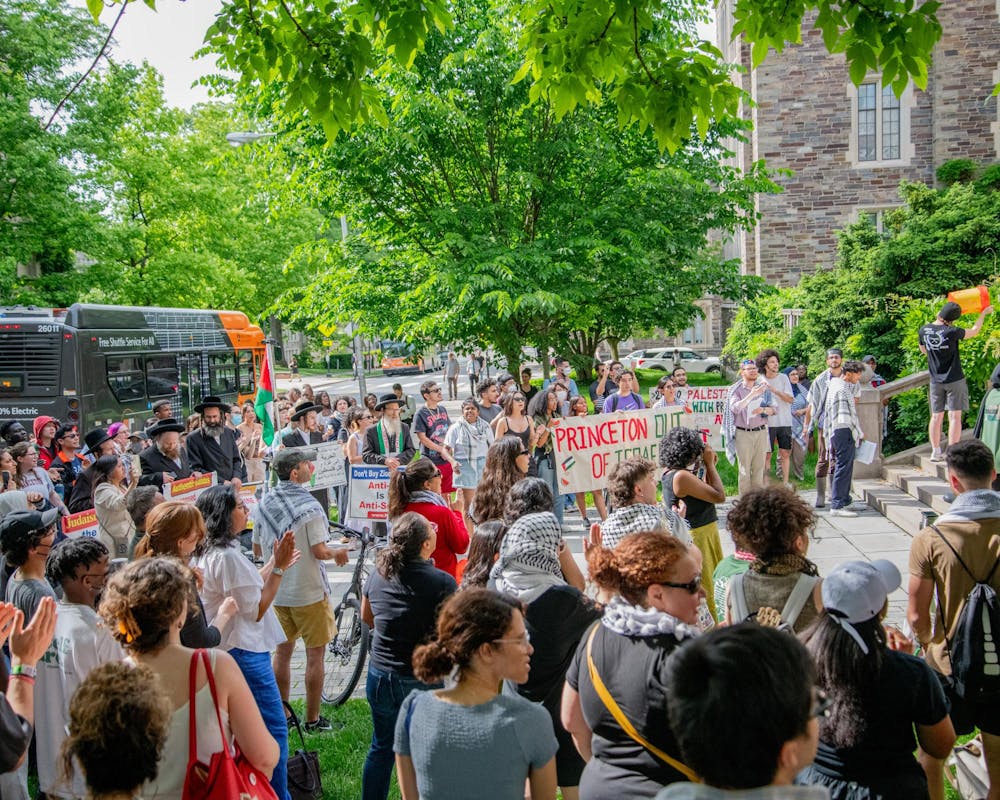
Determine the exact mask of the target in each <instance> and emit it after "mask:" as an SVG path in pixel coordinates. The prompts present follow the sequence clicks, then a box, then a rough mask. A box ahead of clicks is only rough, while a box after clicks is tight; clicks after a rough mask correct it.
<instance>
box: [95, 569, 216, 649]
mask: <svg viewBox="0 0 1000 800" xmlns="http://www.w3.org/2000/svg"><path fill="white" fill-rule="evenodd" d="M197 602H198V599H197V597H196V596H195V594H194V575H193V574H192V572H191V570H189V569H188V568H187V567H185V566H184V565H183V564H182V563H181V562H180V561H179V560H177V559H176V558H169V557H168V558H163V557H153V558H144V559H141V560H139V561H133V562H132V563H131V564H128V565H126V566H125V568H124V569H121V570H119V571H118V572H116V573H115V574H114V575H113V576H112V577H111V579H110V580H109V581H108V582H107V584H105V587H104V595H103V597H102V598H101V605H100V608H99V609H98V612H99V613H100V615H101V617H102V618H103V619H104V622H105V624H106V625H107V626H108V630H109V631H110V632H111V635H112V636H113V637H114V638H115V639H117V640H118V643H119V644H120V645H121V646H122V647H124V648H125V649H126V650H129V651H131V652H134V653H151V652H155V651H156V650H159V649H160V648H161V647H163V645H165V644H166V643H167V635H168V634H169V632H170V626H171V625H173V624H174V623H175V622H176V621H177V620H178V619H179V618H180V616H181V614H182V613H184V609H185V606H187V607H188V608H190V607H191V606H192V605H193V604H195V603H197Z"/></svg>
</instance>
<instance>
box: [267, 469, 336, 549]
mask: <svg viewBox="0 0 1000 800" xmlns="http://www.w3.org/2000/svg"><path fill="white" fill-rule="evenodd" d="M317 517H318V518H319V519H325V518H326V512H325V511H324V510H323V506H321V505H320V504H319V501H318V500H317V499H316V498H315V497H313V496H312V495H311V494H310V493H309V490H308V489H306V488H305V487H304V486H302V485H301V484H298V483H294V482H293V481H278V484H277V485H276V486H275V487H274V488H273V489H271V490H270V491H269V492H267V493H266V494H265V495H264V496H263V497H262V498H261V501H260V503H259V504H258V505H257V513H256V514H255V515H254V528H255V529H256V530H257V540H258V541H260V543H261V544H262V546H264V547H265V549H266V550H270V549H271V548H272V547H273V546H274V542H275V541H277V540H278V539H280V538H281V537H282V536H283V535H284V533H285V531H287V530H298V528H299V526H301V525H304V524H305V523H306V522H308V521H310V520H312V519H314V518H317Z"/></svg>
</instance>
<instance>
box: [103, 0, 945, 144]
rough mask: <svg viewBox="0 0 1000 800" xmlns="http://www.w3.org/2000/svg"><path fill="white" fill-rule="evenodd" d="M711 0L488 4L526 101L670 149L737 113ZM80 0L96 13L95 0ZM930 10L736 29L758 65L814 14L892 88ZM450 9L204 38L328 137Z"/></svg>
mask: <svg viewBox="0 0 1000 800" xmlns="http://www.w3.org/2000/svg"><path fill="white" fill-rule="evenodd" d="M122 2H128V0H122ZM145 2H146V4H147V5H151V6H152V5H154V2H155V0H145ZM160 2H164V0H160ZM711 5H712V4H711V3H710V2H709V0H670V2H663V0H522V2H519V3H503V2H496V3H494V7H493V8H494V14H495V15H496V16H498V17H504V18H506V19H509V20H510V24H511V26H512V30H513V32H514V33H515V34H516V36H517V44H518V50H517V61H518V69H517V71H516V73H515V75H514V76H512V77H513V79H514V80H515V81H521V80H524V81H528V82H529V83H530V94H531V99H532V100H533V101H544V102H545V103H546V104H547V105H548V106H549V107H550V108H551V113H552V114H553V116H554V117H555V119H557V120H560V119H562V118H563V117H564V116H565V115H566V114H568V113H569V112H571V111H573V110H574V109H576V108H579V107H581V106H584V105H601V104H603V103H605V102H610V103H611V104H612V105H613V106H614V107H615V108H616V110H617V114H618V119H619V122H620V123H622V124H628V125H632V124H634V125H636V126H637V127H638V128H639V129H640V130H644V129H646V128H651V129H652V130H653V131H654V134H655V137H656V140H657V142H658V143H659V145H660V146H661V147H665V148H668V149H670V150H673V149H676V148H677V147H679V146H681V144H682V143H683V142H684V141H685V140H686V139H687V137H688V135H689V132H690V130H691V128H692V127H695V128H696V129H697V130H698V132H699V134H700V135H701V136H704V135H706V134H707V132H708V129H709V127H710V125H711V123H712V122H713V121H714V120H718V119H721V118H724V117H727V116H735V115H736V111H737V108H738V104H739V101H740V93H739V91H738V90H737V88H736V87H735V86H734V85H733V83H732V81H731V79H730V74H729V69H728V67H727V66H726V65H725V64H723V63H722V62H721V54H720V53H719V51H718V50H717V49H716V48H715V46H714V45H712V44H711V43H709V42H706V41H704V40H701V39H700V37H699V36H698V34H697V31H696V27H695V24H696V22H697V21H699V20H704V19H707V17H708V13H709V9H710V7H711ZM88 6H89V7H90V9H91V11H92V13H93V14H94V16H95V18H96V17H97V16H99V15H100V13H101V10H102V9H103V8H104V6H105V1H104V0H88ZM938 7H939V3H938V2H936V0H926V2H924V3H922V4H919V5H917V4H915V3H914V2H912V0H791V1H789V0H736V3H735V8H734V20H735V32H736V33H737V34H741V35H742V36H743V38H744V40H745V41H746V42H747V43H748V44H749V45H750V46H751V47H752V57H753V62H754V64H755V65H756V64H759V63H760V62H761V61H763V59H764V57H765V56H766V55H767V53H768V50H769V49H774V50H778V51H780V50H782V49H783V48H784V47H785V46H786V44H788V43H797V42H799V41H801V36H802V29H803V26H809V25H812V26H814V27H816V28H819V29H820V30H821V31H822V33H823V39H824V42H825V44H826V46H827V48H828V49H829V50H830V51H831V52H835V53H843V54H844V58H845V62H846V64H847V66H848V68H849V70H850V75H851V78H852V80H854V81H855V83H860V82H861V81H862V80H863V78H864V76H865V74H866V72H875V71H877V72H880V73H881V74H882V79H883V82H884V83H885V84H886V85H888V84H890V83H891V84H892V86H893V88H894V89H895V90H896V91H897V94H898V93H901V92H902V89H903V88H905V86H906V83H907V82H908V81H910V80H912V81H913V82H914V84H916V85H917V86H918V87H920V88H925V87H926V84H927V66H928V63H929V60H930V54H931V50H932V49H933V47H934V44H935V43H936V42H937V41H938V39H939V38H940V35H941V28H940V25H939V24H938V21H937V18H936V16H935V12H936V10H937V8H938ZM460 13H461V12H460V11H458V10H456V7H455V6H454V5H453V4H451V3H448V2H445V0H392V1H391V2H386V1H385V0H355V1H354V2H350V3H346V2H340V1H339V0H325V2H324V1H321V2H316V1H315V0H253V2H243V0H239V1H238V2H237V1H236V0H226V2H224V3H223V7H222V12H221V13H220V15H219V17H218V18H217V20H216V22H215V23H214V24H213V25H212V27H211V28H210V30H209V32H208V36H207V43H208V47H209V48H210V49H211V50H213V51H214V52H216V53H218V54H219V65H220V66H221V67H223V68H225V69H229V70H232V71H234V72H236V73H237V74H238V75H239V76H240V77H239V80H240V82H241V83H242V85H243V88H244V89H246V88H249V87H256V86H260V85H272V84H274V85H276V86H277V87H278V93H277V97H276V99H277V100H278V102H279V103H280V105H281V107H282V109H283V110H284V111H285V112H287V113H288V114H292V115H294V114H295V113H297V112H298V111H299V110H300V109H304V110H305V111H307V112H308V114H309V115H310V116H311V117H312V118H313V119H314V120H315V121H316V122H317V123H318V124H320V125H322V126H323V128H324V129H325V130H326V133H327V136H328V138H329V139H331V140H332V139H334V138H335V136H336V134H337V133H338V132H339V131H341V130H347V129H350V128H352V127H353V126H354V125H355V124H356V123H359V122H366V121H370V120H379V121H382V122H384V121H385V115H384V110H383V109H384V106H383V102H382V101H383V99H384V98H383V95H382V92H383V91H384V88H383V87H381V86H380V85H379V81H378V72H379V70H380V69H381V68H382V67H383V65H384V64H385V62H386V61H387V60H390V59H391V60H393V61H394V62H395V63H396V64H398V65H400V66H402V67H404V68H410V67H412V66H413V65H414V64H415V63H416V59H417V56H418V55H419V54H420V53H421V52H423V50H424V48H425V47H426V46H427V42H428V41H429V40H430V39H431V37H432V35H433V34H434V33H435V32H438V33H440V32H443V31H445V30H446V29H449V28H452V27H453V26H455V25H456V24H458V23H459V22H460V19H459V16H460Z"/></svg>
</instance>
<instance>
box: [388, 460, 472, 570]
mask: <svg viewBox="0 0 1000 800" xmlns="http://www.w3.org/2000/svg"><path fill="white" fill-rule="evenodd" d="M407 511H415V512H416V513H417V514H420V516H422V517H424V518H425V519H427V520H428V521H429V522H430V523H431V525H432V527H434V529H435V532H436V534H437V546H436V547H435V548H434V552H433V553H432V554H431V558H432V559H433V561H434V566H435V567H437V568H438V569H439V570H441V571H443V572H447V573H448V574H449V575H451V577H452V578H454V577H455V570H456V568H457V567H458V556H459V555H461V554H462V553H464V552H465V551H466V550H468V549H469V534H468V531H467V530H466V528H465V522H464V521H463V520H462V515H461V514H460V513H459V512H458V511H453V510H452V509H451V507H450V506H449V505H448V501H447V500H445V499H444V496H443V495H442V494H441V470H439V469H438V468H437V465H436V464H434V462H433V461H431V460H430V459H429V458H418V459H417V460H415V461H411V462H410V463H409V464H407V465H406V466H401V467H399V468H398V469H397V470H396V471H395V472H393V473H392V477H391V478H390V479H389V519H390V520H393V521H394V520H396V519H397V518H398V517H401V516H402V515H403V514H405V513H406V512H407Z"/></svg>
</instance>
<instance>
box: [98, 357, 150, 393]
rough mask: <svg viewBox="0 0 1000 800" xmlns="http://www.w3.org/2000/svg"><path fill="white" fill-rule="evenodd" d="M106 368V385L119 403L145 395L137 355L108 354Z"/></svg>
mask: <svg viewBox="0 0 1000 800" xmlns="http://www.w3.org/2000/svg"><path fill="white" fill-rule="evenodd" d="M107 368H108V386H109V387H111V391H112V392H113V393H114V395H115V399H116V400H118V402H119V403H131V402H133V401H135V400H141V399H142V398H143V397H145V396H146V387H145V380H144V378H145V376H144V375H143V371H142V359H140V358H139V356H108V357H107Z"/></svg>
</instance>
